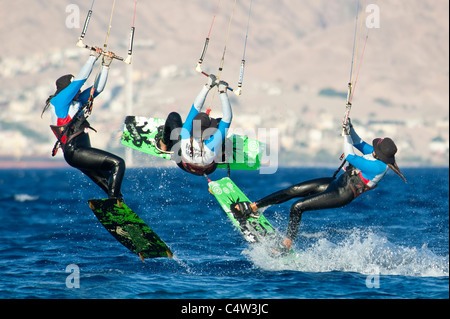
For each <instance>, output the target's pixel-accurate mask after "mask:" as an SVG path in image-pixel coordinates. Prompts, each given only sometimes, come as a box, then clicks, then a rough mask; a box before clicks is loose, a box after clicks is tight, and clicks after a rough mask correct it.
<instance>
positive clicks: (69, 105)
mask: <svg viewBox="0 0 450 319" xmlns="http://www.w3.org/2000/svg"><path fill="white" fill-rule="evenodd" d="M96 61H97V57H96V56H93V55H91V56H90V57H89V59H88V61H87V62H86V63H85V64H84V66H83V67H82V69H81V70H80V72H79V74H78V75H77V76H76V77H75V78H73V79H72V81H71V82H70V84H68V85H67V86H66V87H65V88H63V89H61V90H60V91H57V92H56V93H55V95H54V96H53V97H52V98H51V99H50V104H49V107H50V110H51V112H52V125H51V126H50V127H51V128H52V130H53V132H54V133H55V135H56V137H57V138H58V142H59V144H60V145H61V147H62V149H63V152H64V159H65V160H66V161H67V163H68V164H69V165H71V166H73V167H75V168H78V169H79V170H81V171H82V172H83V173H84V174H86V175H87V176H88V177H89V178H91V179H92V180H93V181H94V182H95V183H96V184H97V185H98V186H100V187H101V189H103V191H105V193H106V194H108V196H109V197H116V198H121V196H122V195H121V191H120V187H121V185H122V179H123V176H124V173H125V161H124V160H123V159H122V158H120V157H118V156H116V155H114V154H111V153H109V152H106V151H102V150H99V149H96V148H92V147H91V142H90V139H89V135H88V133H87V130H88V129H89V128H90V125H89V123H87V121H86V119H85V116H84V113H83V112H84V106H85V105H86V103H89V102H88V101H91V100H92V98H95V97H96V96H98V94H100V93H101V92H102V91H103V88H104V87H105V85H106V80H107V77H108V72H109V66H106V65H102V68H101V71H100V73H99V74H98V78H97V81H96V83H95V85H96V87H95V88H96V90H95V92H94V94H93V96H91V88H87V89H85V90H84V91H81V88H82V86H83V85H84V83H85V82H86V80H87V78H88V77H89V75H90V74H91V71H92V68H93V66H94V64H95V62H96ZM57 145H58V144H56V145H55V148H54V149H53V155H55V154H56V151H57Z"/></svg>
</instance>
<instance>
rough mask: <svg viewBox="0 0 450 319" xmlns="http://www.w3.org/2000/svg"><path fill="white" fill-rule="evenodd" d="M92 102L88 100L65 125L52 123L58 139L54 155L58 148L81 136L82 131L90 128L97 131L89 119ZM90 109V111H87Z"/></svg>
mask: <svg viewBox="0 0 450 319" xmlns="http://www.w3.org/2000/svg"><path fill="white" fill-rule="evenodd" d="M91 106H92V102H91V101H88V102H87V103H86V104H85V105H84V106H83V107H81V108H80V109H79V110H78V111H77V113H75V115H74V117H73V118H72V119H71V120H70V122H69V123H66V124H64V125H50V129H51V130H52V131H53V133H54V134H55V136H56V138H57V141H56V143H55V145H54V146H53V149H52V156H55V155H56V153H57V152H58V149H59V148H61V147H62V146H64V145H66V144H67V143H69V142H70V141H71V140H73V139H74V138H75V137H77V136H79V135H80V134H81V133H84V132H86V131H87V130H88V129H91V130H93V131H94V132H97V131H96V130H95V129H94V128H93V127H91V125H90V124H89V122H88V121H87V119H86V118H87V116H89V113H90V109H91ZM85 111H88V112H85Z"/></svg>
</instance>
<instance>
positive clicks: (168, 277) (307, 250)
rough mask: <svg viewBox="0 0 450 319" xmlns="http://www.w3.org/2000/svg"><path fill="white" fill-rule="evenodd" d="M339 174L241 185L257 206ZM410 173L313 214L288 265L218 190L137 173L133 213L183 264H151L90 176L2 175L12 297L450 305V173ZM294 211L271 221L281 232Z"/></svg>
mask: <svg viewBox="0 0 450 319" xmlns="http://www.w3.org/2000/svg"><path fill="white" fill-rule="evenodd" d="M333 172H334V169H333V168H279V169H278V171H277V173H276V174H271V175H260V174H258V173H257V172H245V171H233V172H232V173H231V178H232V179H233V181H234V182H235V183H236V184H237V185H238V186H239V187H240V188H241V189H242V190H243V191H244V192H245V193H246V194H247V196H248V197H249V198H250V199H254V200H256V199H258V198H261V197H263V196H266V195H268V194H269V193H271V192H274V191H276V190H279V189H281V188H284V187H287V186H289V185H292V184H294V183H298V182H301V181H304V180H307V179H311V178H317V177H323V176H331V175H332V174H333ZM403 172H404V174H405V176H406V178H407V179H408V184H405V183H404V182H403V181H402V180H401V179H400V178H398V176H396V175H395V174H394V173H393V172H389V173H388V175H387V176H386V177H385V179H384V180H383V182H382V183H381V184H380V186H379V187H378V188H376V189H375V190H373V191H370V192H368V193H366V194H363V195H362V196H360V197H359V198H357V199H356V200H355V201H353V203H351V204H350V205H348V206H347V207H344V208H339V209H331V210H323V211H316V212H307V213H305V214H304V215H303V219H302V224H301V226H300V232H299V236H298V238H297V240H296V241H295V243H294V248H295V250H296V252H297V254H298V259H297V260H296V261H295V262H286V261H279V260H276V259H271V258H267V254H266V253H265V252H264V251H262V250H261V247H253V246H251V245H250V244H249V243H247V242H245V241H244V240H243V238H242V236H241V234H240V233H239V232H238V231H237V230H236V229H235V228H234V226H233V224H232V223H231V222H230V220H229V219H228V218H227V216H226V215H225V213H224V212H223V210H222V209H221V208H220V206H219V205H218V203H217V202H216V200H215V198H214V197H213V196H212V195H211V194H210V193H209V192H208V185H207V181H206V179H205V178H203V177H196V176H191V175H190V174H187V173H185V172H182V171H181V170H179V169H178V168H130V169H127V171H126V175H125V180H124V183H123V193H124V198H125V201H126V203H127V204H128V206H130V207H131V208H132V209H133V210H134V211H135V212H136V213H137V214H138V215H139V216H140V217H142V219H144V220H145V221H146V222H147V223H148V224H149V225H150V226H151V227H152V229H153V230H154V231H155V232H156V233H157V234H158V235H159V236H160V237H161V238H162V239H163V240H164V241H165V242H166V243H167V244H168V245H169V246H170V248H171V250H172V251H173V252H174V257H173V258H172V259H168V258H156V259H147V260H146V261H145V262H142V261H141V260H140V259H139V257H138V256H137V255H135V254H133V253H131V252H130V251H128V250H127V249H126V248H125V247H124V246H122V245H121V244H120V243H119V242H117V241H116V240H115V239H114V237H113V236H111V235H110V234H109V233H108V232H107V231H106V229H105V228H104V227H103V226H102V225H101V224H100V223H99V221H98V220H97V219H96V217H95V215H94V214H93V212H92V211H91V209H90V208H89V206H88V202H87V201H88V199H91V198H104V197H105V196H104V194H103V193H102V192H101V191H100V190H99V188H98V187H97V186H96V185H94V184H93V183H92V182H91V181H90V180H89V179H88V178H87V177H85V176H84V175H82V174H81V173H80V172H79V171H77V170H75V169H73V168H70V167H67V168H60V169H17V170H15V169H10V170H0V190H1V192H0V198H1V203H2V209H1V213H0V219H1V222H0V298H1V299H28V298H39V299H94V298H95V299H98V298H100V299H173V300H174V299H179V300H181V299H189V300H196V299H205V301H206V299H208V300H209V299H249V300H256V299H266V300H269V299H448V298H449V181H448V176H449V169H448V168H404V169H403ZM225 176H226V172H225V171H220V170H217V171H216V172H215V173H214V174H212V175H211V176H210V178H211V179H213V180H214V179H220V178H222V177H225ZM291 204H292V201H291V202H287V203H284V204H281V205H276V206H272V207H269V208H268V209H267V210H266V211H265V212H264V214H265V216H266V217H267V219H269V220H270V222H271V223H272V224H273V225H274V226H275V227H276V228H277V229H278V230H279V231H280V232H281V233H284V232H285V231H286V227H287V222H288V212H289V207H290V205H291ZM197 303H198V302H197ZM188 310H192V309H187V311H188ZM228 310H231V308H228ZM235 310H236V309H235ZM237 310H238V311H239V309H237ZM260 310H261V309H260ZM262 310H265V309H264V308H263V309H262ZM173 311H176V312H177V313H178V312H181V309H178V308H177V309H174V310H173ZM223 311H225V309H223Z"/></svg>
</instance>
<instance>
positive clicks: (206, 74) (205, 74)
mask: <svg viewBox="0 0 450 319" xmlns="http://www.w3.org/2000/svg"><path fill="white" fill-rule="evenodd" d="M200 73H201V74H203V75H204V76H206V77H208V78H209V74H208V73H206V72H204V71H200ZM227 89H228V90H230V91H231V92H233V93H234V94H236V95H240V94H237V93H236V92H235V91H237V90H234V89H233V88H230V87H227Z"/></svg>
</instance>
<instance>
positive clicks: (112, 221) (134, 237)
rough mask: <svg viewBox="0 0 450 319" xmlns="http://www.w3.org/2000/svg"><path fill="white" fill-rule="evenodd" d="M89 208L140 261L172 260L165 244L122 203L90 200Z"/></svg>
mask: <svg viewBox="0 0 450 319" xmlns="http://www.w3.org/2000/svg"><path fill="white" fill-rule="evenodd" d="M89 207H90V208H91V209H92V211H93V212H94V214H95V216H96V217H97V218H98V220H99V221H100V223H101V224H102V225H103V226H105V228H106V229H107V230H108V231H109V232H110V233H111V235H113V236H114V238H116V239H117V240H118V241H119V242H120V243H121V244H123V245H124V246H125V247H127V248H128V249H129V250H131V251H132V252H134V253H135V254H137V255H138V256H139V257H140V258H141V260H142V261H144V259H145V258H157V257H169V258H172V256H173V254H172V252H171V251H170V248H169V247H168V246H167V245H166V243H164V241H163V240H162V239H161V238H160V237H159V236H158V235H157V234H156V233H155V232H154V231H153V230H152V229H151V228H150V226H148V225H147V224H146V223H145V222H144V221H143V220H142V219H141V218H140V217H139V216H138V215H137V214H136V213H135V212H133V211H132V210H131V209H130V208H129V207H128V206H127V205H126V204H125V203H124V202H121V201H118V200H117V199H114V198H110V199H91V200H89Z"/></svg>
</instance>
